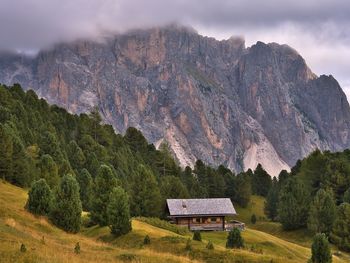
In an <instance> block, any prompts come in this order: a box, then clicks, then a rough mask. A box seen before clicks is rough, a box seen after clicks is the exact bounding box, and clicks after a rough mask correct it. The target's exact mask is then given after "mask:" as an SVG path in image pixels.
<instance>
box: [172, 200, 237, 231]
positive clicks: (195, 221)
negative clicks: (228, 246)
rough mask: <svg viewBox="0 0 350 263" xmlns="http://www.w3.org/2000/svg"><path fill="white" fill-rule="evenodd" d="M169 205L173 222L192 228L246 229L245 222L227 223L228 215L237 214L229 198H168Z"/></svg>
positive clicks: (217, 229)
mask: <svg viewBox="0 0 350 263" xmlns="http://www.w3.org/2000/svg"><path fill="white" fill-rule="evenodd" d="M167 206H168V210H169V218H170V219H171V220H172V222H173V223H174V224H177V225H180V226H187V227H188V229H190V230H216V231H224V230H230V229H232V228H233V227H238V228H240V229H244V223H241V222H238V221H234V222H235V223H232V222H231V223H226V220H225V218H226V217H227V216H231V217H232V216H235V215H236V214H237V213H236V210H235V208H234V207H233V204H232V202H231V200H230V199H229V198H203V199H167Z"/></svg>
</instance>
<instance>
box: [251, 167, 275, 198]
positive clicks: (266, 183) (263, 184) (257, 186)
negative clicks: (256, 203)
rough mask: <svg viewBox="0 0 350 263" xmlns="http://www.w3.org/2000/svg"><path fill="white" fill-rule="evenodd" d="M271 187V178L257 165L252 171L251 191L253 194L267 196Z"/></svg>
mask: <svg viewBox="0 0 350 263" xmlns="http://www.w3.org/2000/svg"><path fill="white" fill-rule="evenodd" d="M271 185H272V180H271V176H270V175H269V174H268V173H267V172H266V171H265V170H264V168H263V167H262V166H261V164H260V163H259V164H258V166H257V167H256V169H255V170H254V174H253V180H252V190H253V193H254V194H257V195H261V196H267V193H268V192H269V190H270V188H271Z"/></svg>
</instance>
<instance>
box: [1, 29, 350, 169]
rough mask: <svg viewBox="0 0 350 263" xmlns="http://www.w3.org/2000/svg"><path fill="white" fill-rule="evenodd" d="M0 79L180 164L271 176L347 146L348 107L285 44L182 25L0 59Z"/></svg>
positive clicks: (329, 80)
mask: <svg viewBox="0 0 350 263" xmlns="http://www.w3.org/2000/svg"><path fill="white" fill-rule="evenodd" d="M0 82H1V83H4V84H7V85H9V84H12V83H16V82H18V83H20V84H21V85H22V86H23V87H25V88H27V89H33V90H35V91H36V92H37V93H38V94H39V96H41V97H43V98H45V99H47V100H48V101H49V102H50V103H55V104H58V105H60V106H63V107H65V108H66V109H68V110H69V111H70V112H73V113H81V112H87V111H90V110H91V108H92V107H94V106H97V107H98V108H99V110H100V112H101V114H102V116H103V118H104V120H105V121H106V122H108V123H110V124H112V125H113V127H114V128H115V130H116V131H118V132H120V133H123V132H125V130H126V129H127V127H129V126H134V127H136V128H138V129H140V130H141V131H142V132H143V134H144V135H145V137H146V138H147V139H148V140H149V141H150V142H152V143H154V144H155V145H156V146H157V145H159V144H160V143H161V142H162V141H163V140H165V141H167V142H168V144H169V145H170V147H171V150H172V151H173V152H174V154H175V155H176V157H177V159H178V161H179V162H180V163H181V164H182V165H184V166H185V165H192V164H193V163H194V162H195V160H196V159H202V160H203V161H205V162H207V163H209V164H212V165H218V164H222V163H223V164H225V165H227V166H228V167H230V168H232V169H234V170H236V171H240V170H243V169H248V168H255V167H256V165H257V164H258V163H261V164H262V165H263V167H264V168H265V169H266V170H267V171H268V172H269V173H270V174H272V175H277V174H278V173H279V171H280V170H281V169H289V167H291V166H293V165H294V164H295V162H296V161H297V160H298V159H301V158H302V157H304V156H306V155H307V154H309V153H310V152H311V151H312V150H314V149H315V148H319V149H321V150H331V151H340V150H343V149H345V148H348V147H350V134H349V131H350V107H349V104H348V102H347V99H346V96H345V94H344V93H343V91H342V89H341V87H340V86H339V84H338V82H337V81H336V80H335V79H334V78H333V77H332V76H324V75H322V76H320V77H318V76H316V75H315V74H314V73H313V72H312V71H311V70H310V69H309V68H308V66H307V65H306V63H305V61H304V59H303V58H302V57H301V56H300V55H299V54H298V53H297V52H296V51H295V50H294V49H292V48H290V47H289V46H287V45H279V44H276V43H270V44H264V43H262V42H257V43H256V44H255V45H253V46H251V47H248V48H247V47H245V43H244V40H243V39H241V38H236V37H232V38H230V39H228V40H223V41H218V40H216V39H214V38H209V37H204V36H201V35H199V34H198V33H197V32H196V31H194V30H193V29H190V28H185V27H181V26H174V25H172V26H167V27H162V28H152V29H147V30H134V31H129V32H127V33H124V34H118V35H114V36H110V37H108V38H105V39H103V40H101V39H100V40H95V41H92V40H78V41H75V42H73V43H61V44H58V45H56V46H54V47H52V48H51V49H47V50H42V51H40V52H39V54H38V55H37V56H35V57H27V56H24V55H19V54H11V53H5V52H3V53H1V54H0Z"/></svg>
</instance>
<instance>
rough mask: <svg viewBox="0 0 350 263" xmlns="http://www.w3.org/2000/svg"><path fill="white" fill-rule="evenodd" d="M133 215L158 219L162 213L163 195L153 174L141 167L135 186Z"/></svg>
mask: <svg viewBox="0 0 350 263" xmlns="http://www.w3.org/2000/svg"><path fill="white" fill-rule="evenodd" d="M132 191H133V195H132V198H133V199H132V212H133V213H132V214H133V215H135V216H148V217H152V216H153V217H157V216H160V212H161V209H160V208H161V195H160V191H159V188H158V185H157V181H156V179H155V177H154V175H153V174H152V172H151V171H150V170H149V169H147V168H146V167H145V166H143V165H140V166H139V167H138V169H137V171H136V176H135V178H134V184H133V189H132Z"/></svg>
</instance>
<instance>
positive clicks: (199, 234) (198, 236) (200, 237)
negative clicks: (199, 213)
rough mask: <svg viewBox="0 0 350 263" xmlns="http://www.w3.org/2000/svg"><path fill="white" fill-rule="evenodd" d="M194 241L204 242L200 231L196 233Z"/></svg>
mask: <svg viewBox="0 0 350 263" xmlns="http://www.w3.org/2000/svg"><path fill="white" fill-rule="evenodd" d="M192 239H193V240H196V241H202V236H201V232H200V231H198V230H196V231H194V233H193V238H192Z"/></svg>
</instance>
